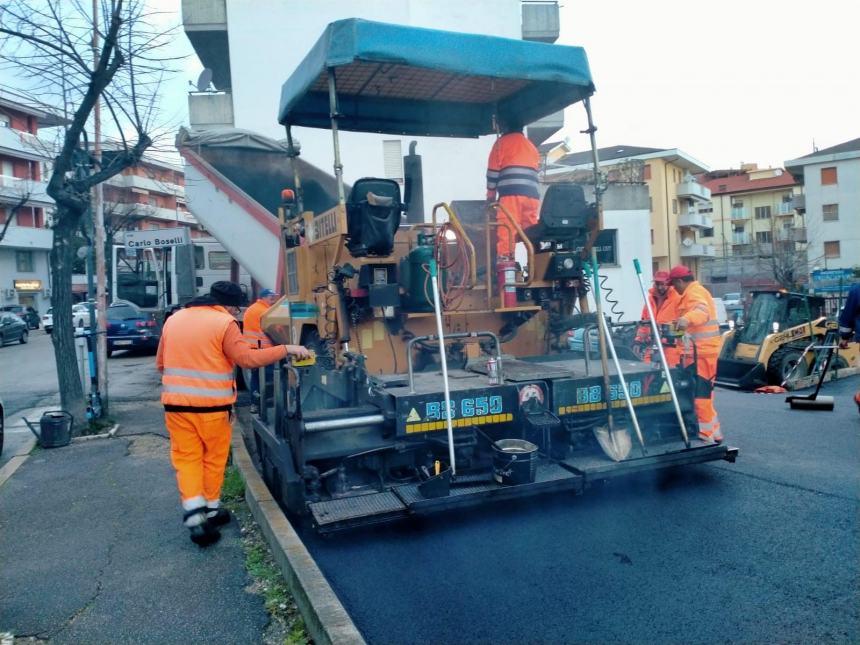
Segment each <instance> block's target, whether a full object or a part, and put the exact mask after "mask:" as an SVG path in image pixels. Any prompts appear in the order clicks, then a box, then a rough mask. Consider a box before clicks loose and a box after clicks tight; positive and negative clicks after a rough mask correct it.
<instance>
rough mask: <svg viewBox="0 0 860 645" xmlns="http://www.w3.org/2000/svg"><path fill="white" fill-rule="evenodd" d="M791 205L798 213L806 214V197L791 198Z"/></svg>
mask: <svg viewBox="0 0 860 645" xmlns="http://www.w3.org/2000/svg"><path fill="white" fill-rule="evenodd" d="M791 205H792V207H793V208H794V210H796V211H797V212H798V213H805V212H806V195H794V196H793V197H792V198H791Z"/></svg>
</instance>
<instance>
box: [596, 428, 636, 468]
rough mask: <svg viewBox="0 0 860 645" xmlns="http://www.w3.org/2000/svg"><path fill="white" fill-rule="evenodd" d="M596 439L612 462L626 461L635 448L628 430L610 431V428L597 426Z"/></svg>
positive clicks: (615, 429)
mask: <svg viewBox="0 0 860 645" xmlns="http://www.w3.org/2000/svg"><path fill="white" fill-rule="evenodd" d="M594 438H595V439H597V443H599V444H600V447H601V448H602V449H603V452H604V453H605V454H606V456H607V457H609V458H610V459H611V460H612V461H624V460H625V459H627V457H628V456H629V455H630V450H631V449H632V448H633V440H632V439H631V438H630V432H629V431H628V430H627V428H614V429H613V430H610V429H609V427H608V426H597V427H596V428H594Z"/></svg>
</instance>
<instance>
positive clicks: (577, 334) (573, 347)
mask: <svg viewBox="0 0 860 645" xmlns="http://www.w3.org/2000/svg"><path fill="white" fill-rule="evenodd" d="M588 339H589V341H590V342H589V343H588V345H589V351H590V352H591V354H592V356H594V355H600V333H599V332H598V331H597V328H596V327H592V328H591V329H589V330H588ZM567 348H568V349H569V350H570V351H572V352H582V353H584V352H585V330H584V329H572V330H570V331H569V332H568V334H567Z"/></svg>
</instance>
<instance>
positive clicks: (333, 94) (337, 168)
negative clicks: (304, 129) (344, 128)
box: [328, 67, 346, 204]
mask: <svg viewBox="0 0 860 645" xmlns="http://www.w3.org/2000/svg"><path fill="white" fill-rule="evenodd" d="M328 106H329V113H330V114H329V116H330V118H331V136H332V142H333V144H334V176H335V179H337V199H338V203H339V204H345V203H346V196H345V193H344V189H343V165H342V164H341V163H340V139H339V138H338V133H337V116H338V112H337V84H336V82H335V76H334V67H329V68H328Z"/></svg>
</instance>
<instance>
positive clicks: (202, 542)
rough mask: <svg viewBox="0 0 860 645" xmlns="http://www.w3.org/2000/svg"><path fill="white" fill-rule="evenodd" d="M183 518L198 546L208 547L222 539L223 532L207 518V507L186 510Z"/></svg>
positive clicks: (192, 539) (193, 540)
mask: <svg viewBox="0 0 860 645" xmlns="http://www.w3.org/2000/svg"><path fill="white" fill-rule="evenodd" d="M183 518H184V523H185V526H187V527H188V531H189V532H190V534H191V535H190V537H191V541H192V542H194V544H196V545H197V546H199V547H207V546H210V545H212V544H215V543H216V542H217V541H218V540H220V539H221V532H220V531H219V530H218V527H217V526H215V525H214V524H212V523H211V522H210V521H209V520H208V519H207V518H206V508H205V507H201V508H195V509H194V510H191V511H186V512H185V514H184V516H183Z"/></svg>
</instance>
